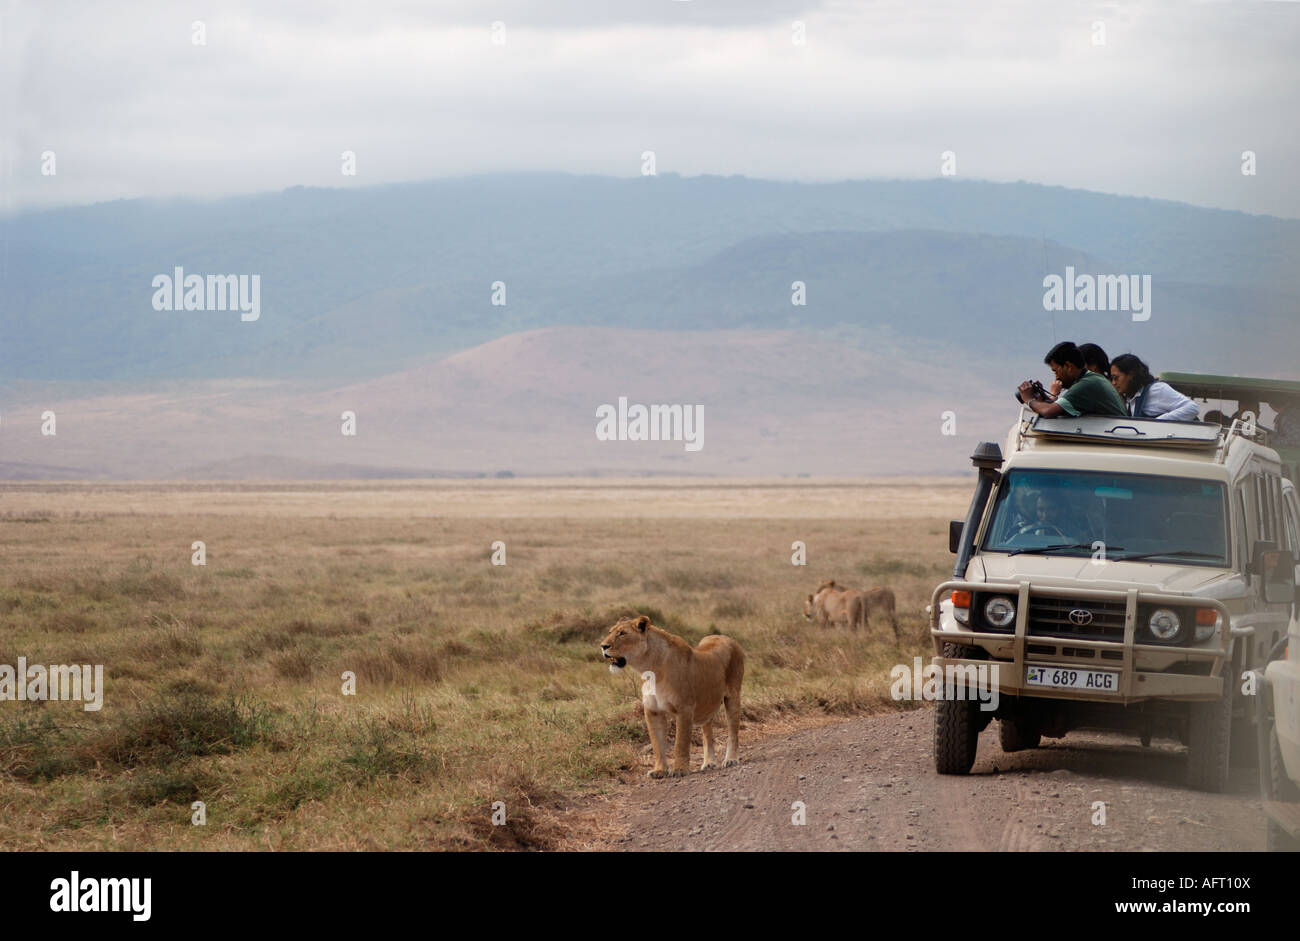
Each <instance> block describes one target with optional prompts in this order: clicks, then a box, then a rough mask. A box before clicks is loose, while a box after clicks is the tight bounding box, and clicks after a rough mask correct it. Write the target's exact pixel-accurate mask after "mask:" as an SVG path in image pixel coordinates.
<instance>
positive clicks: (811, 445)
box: [0, 327, 1014, 479]
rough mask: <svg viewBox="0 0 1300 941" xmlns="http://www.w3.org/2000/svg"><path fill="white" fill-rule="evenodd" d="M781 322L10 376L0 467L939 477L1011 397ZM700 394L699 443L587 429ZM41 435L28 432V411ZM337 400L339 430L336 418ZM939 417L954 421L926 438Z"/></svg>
mask: <svg viewBox="0 0 1300 941" xmlns="http://www.w3.org/2000/svg"><path fill="white" fill-rule="evenodd" d="M873 347H874V348H873V349H870V350H867V349H863V348H861V347H860V346H859V345H857V344H856V343H855V342H854V341H853V340H852V339H850V338H845V337H836V336H831V335H828V334H818V333H808V332H800V331H788V330H787V331H776V330H766V331H756V330H729V331H671V330H662V331H651V330H624V329H616V328H607V327H601V328H585V327H553V328H546V329H542V330H535V331H528V332H524V333H518V334H512V335H510V336H507V337H503V338H501V339H498V340H494V341H491V342H489V343H487V344H484V345H482V346H479V347H475V348H472V349H470V350H466V351H463V352H460V353H457V354H454V355H452V356H449V357H445V358H442V359H439V360H434V361H432V362H428V363H425V364H422V365H420V366H418V367H415V368H413V369H409V370H405V371H402V372H399V373H394V374H391V375H388V376H383V377H379V378H375V379H366V380H361V381H355V382H348V383H345V384H340V385H337V386H334V387H330V388H322V387H320V386H319V385H317V384H311V385H305V384H303V383H301V382H298V381H294V380H280V381H275V382H248V381H238V380H205V381H195V382H192V383H177V382H169V383H164V384H156V385H148V384H146V385H140V384H131V385H130V386H129V387H127V386H123V387H121V388H112V387H107V386H103V385H101V386H98V387H96V388H95V389H94V390H93V394H91V395H87V396H85V397H81V398H76V397H68V398H64V397H61V390H62V389H63V388H64V387H63V385H62V384H61V383H57V382H36V383H28V384H26V386H25V387H24V390H23V396H22V400H21V401H18V402H13V403H11V404H10V406H9V407H8V408H7V409H6V411H5V413H4V416H3V426H2V427H0V435H2V437H3V444H4V453H5V459H6V462H7V463H6V465H4V475H5V476H7V477H10V478H24V477H45V476H47V474H46V473H45V469H46V468H49V467H57V468H58V471H59V472H58V474H57V476H58V477H59V478H61V479H67V478H70V477H85V478H104V477H108V478H139V479H160V478H189V479H258V478H261V479H267V478H304V477H306V478H330V477H393V476H466V475H479V474H486V475H493V474H496V473H504V472H510V473H513V474H515V475H518V476H526V475H537V474H546V475H549V474H577V475H584V474H620V475H634V476H635V475H662V474H673V475H692V474H714V475H732V476H735V475H738V474H739V475H746V476H750V475H759V476H762V475H769V474H799V473H806V474H815V475H845V476H852V475H864V474H905V473H932V474H947V475H951V474H958V473H962V472H964V471H965V470H966V469H967V468H968V467H969V461H968V456H969V454H970V451H971V448H972V446H973V445H974V443H975V442H976V441H978V440H979V439H980V438H981V437H988V436H989V435H990V434H992V435H994V436H995V437H997V438H1001V436H1002V435H1003V434H1004V433H1005V430H1006V426H1007V425H1008V424H1009V423H1010V421H1011V418H1012V415H1013V411H1014V403H1013V402H1012V401H1011V395H1010V391H1009V386H1008V384H1007V383H1005V382H1001V381H1000V379H999V380H998V381H995V380H993V379H991V378H990V377H987V376H982V375H975V376H972V377H967V379H965V380H964V381H961V382H950V381H947V380H944V379H942V378H939V379H938V380H937V381H928V380H927V381H925V382H918V381H917V378H916V377H917V376H925V375H926V371H927V370H928V369H929V366H928V364H926V363H922V362H918V361H915V360H912V359H910V358H908V357H907V355H906V354H905V353H904V352H903V350H902V348H901V347H899V346H897V345H895V344H894V343H893V342H892V341H890V340H889V339H888V338H887V337H885V338H878V342H876V343H874V344H873ZM620 396H622V397H626V398H627V399H628V401H629V403H642V404H656V403H658V404H681V405H690V406H694V405H700V406H702V407H703V416H704V424H703V439H702V440H703V447H702V448H701V449H700V450H698V451H693V452H692V451H688V450H686V448H685V445H684V443H683V442H682V441H640V442H638V441H600V440H597V437H596V433H595V431H596V409H597V407H598V406H600V405H602V404H611V405H616V404H617V402H618V399H619V397H620ZM47 409H48V410H52V411H54V412H55V414H56V416H57V434H56V435H55V436H53V437H44V436H42V435H41V434H40V424H41V420H40V416H41V414H42V412H43V411H45V410H47ZM344 411H352V412H355V414H356V416H357V424H356V428H357V434H356V436H355V437H345V436H344V435H343V434H342V431H341V426H342V422H341V416H342V414H343V412H344ZM946 411H952V412H954V414H955V419H956V429H955V430H956V432H957V433H956V434H955V435H945V434H942V433H941V432H942V424H943V413H944V412H946Z"/></svg>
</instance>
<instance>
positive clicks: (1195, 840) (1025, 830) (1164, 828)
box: [575, 708, 1264, 851]
mask: <svg viewBox="0 0 1300 941" xmlns="http://www.w3.org/2000/svg"><path fill="white" fill-rule="evenodd" d="M932 715H933V713H932V711H931V710H930V709H928V708H926V709H920V710H917V711H914V712H908V713H901V714H893V715H887V716H875V717H869V718H858V719H851V720H847V721H843V722H836V723H834V724H830V725H822V726H818V727H815V728H810V729H805V730H802V731H798V732H793V733H789V734H784V735H774V736H770V737H767V738H763V739H760V740H757V741H754V740H751V741H750V742H748V743H746V742H745V739H744V737H743V736H744V733H743V732H742V738H741V744H742V756H743V758H744V761H743V763H742V764H740V765H739V766H736V767H732V768H721V769H717V770H712V771H707V772H703V773H699V772H693V773H692V774H691V775H690V776H689V777H688V778H685V779H668V780H663V781H651V780H648V779H646V778H644V776H643V773H644V772H643V771H637V772H635V774H636V779H635V780H633V779H632V778H631V777H629V780H628V782H627V783H625V784H624V785H623V786H622V787H621V788H620V789H619V791H618V792H616V793H615V794H614V795H612V797H610V798H609V799H607V800H602V801H599V802H597V803H595V804H588V805H587V806H585V807H584V808H582V814H581V816H584V817H587V819H589V820H595V821H598V823H599V826H597V827H595V828H593V830H592V832H598V833H600V834H601V836H600V837H599V838H598V839H595V840H586V841H582V842H584V843H585V845H586V846H587V847H588V848H592V849H626V850H888V851H900V850H902V851H909V850H916V851H922V850H979V851H989V850H1004V851H1023V850H1030V851H1033V850H1069V851H1078V850H1152V851H1170V850H1232V851H1253V850H1262V849H1263V848H1264V822H1263V817H1262V815H1261V811H1260V807H1259V800H1258V794H1259V791H1258V777H1257V773H1256V772H1255V771H1254V769H1244V770H1241V769H1234V770H1233V774H1232V778H1231V781H1230V783H1229V786H1228V788H1227V791H1226V792H1225V793H1223V794H1204V793H1200V792H1197V791H1192V790H1189V789H1187V788H1186V787H1185V786H1184V785H1183V784H1182V783H1181V781H1182V774H1183V768H1184V765H1185V762H1186V759H1185V754H1186V752H1185V750H1184V749H1182V748H1181V747H1180V746H1178V745H1177V744H1176V743H1174V742H1164V741H1159V740H1157V741H1156V742H1154V743H1153V744H1152V746H1151V747H1150V748H1145V749H1144V748H1142V747H1141V746H1140V745H1139V744H1138V743H1137V742H1136V741H1134V740H1130V739H1127V738H1122V737H1118V736H1115V737H1112V736H1109V735H1105V734H1102V733H1082V732H1076V733H1071V734H1070V735H1069V736H1067V737H1066V738H1064V739H1044V740H1043V745H1042V747H1041V748H1039V749H1037V750H1035V751H1027V752H1017V753H1015V754H1004V753H1003V752H1002V750H1001V748H1000V747H999V746H998V739H997V734H998V733H997V722H992V723H990V725H989V727H988V729H986V730H985V732H984V734H983V735H982V736H981V737H980V747H979V755H978V757H977V758H976V761H975V767H974V769H973V770H972V772H971V774H970V775H969V776H966V777H949V776H941V775H938V774H936V773H935V771H934V765H933V762H932V758H931V751H930V748H931V736H932V734H933V733H932ZM698 762H699V748H698V747H696V748H695V749H694V751H693V753H692V764H693V766H695V767H698ZM647 767H648V763H647ZM1097 801H1100V802H1103V803H1104V804H1105V811H1104V813H1105V822H1104V823H1094V817H1096V815H1097V814H1098V811H1097V809H1096V808H1095V806H1094V802H1097ZM795 802H802V804H803V813H804V818H805V822H804V823H803V824H802V825H798V824H796V823H795V822H794V817H795V815H796V814H797V813H798V808H797V807H792V805H794V804H795ZM1097 819H1100V818H1099V817H1097ZM576 836H577V834H575V837H576Z"/></svg>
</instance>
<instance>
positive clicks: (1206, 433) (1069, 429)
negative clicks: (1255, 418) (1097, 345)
mask: <svg viewBox="0 0 1300 941" xmlns="http://www.w3.org/2000/svg"><path fill="white" fill-rule="evenodd" d="M1221 432H1222V429H1221V428H1220V427H1219V426H1218V425H1217V424H1214V423H1212V422H1201V421H1156V420H1155V419H1153V418H1117V417H1115V416H1113V415H1080V416H1079V417H1078V418H1070V417H1069V416H1066V415H1062V416H1059V417H1056V418H1044V417H1043V416H1042V415H1039V416H1037V417H1035V419H1034V421H1033V423H1032V424H1031V425H1030V434H1034V435H1041V436H1043V437H1047V438H1056V439H1060V440H1071V441H1079V440H1084V441H1101V442H1105V443H1107V444H1155V445H1161V446H1163V447H1184V448H1197V449H1210V448H1213V447H1215V446H1216V445H1217V444H1218V440H1219V435H1220V434H1221Z"/></svg>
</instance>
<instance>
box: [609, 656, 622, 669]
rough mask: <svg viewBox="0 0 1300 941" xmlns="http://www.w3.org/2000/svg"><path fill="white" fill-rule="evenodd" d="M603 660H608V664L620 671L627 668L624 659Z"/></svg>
mask: <svg viewBox="0 0 1300 941" xmlns="http://www.w3.org/2000/svg"><path fill="white" fill-rule="evenodd" d="M605 659H606V660H608V661H609V662H610V663H612V664H613V665H614V666H616V667H618V668H619V669H620V670H621V669H623V668H624V667H625V666H627V658H626V657H606V658H605Z"/></svg>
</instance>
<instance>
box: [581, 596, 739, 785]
mask: <svg viewBox="0 0 1300 941" xmlns="http://www.w3.org/2000/svg"><path fill="white" fill-rule="evenodd" d="M600 652H601V655H602V656H603V657H604V658H605V660H606V661H607V662H608V663H609V668H610V671H611V672H614V673H617V672H619V671H620V670H622V669H623V668H624V667H631V668H632V669H633V670H635V671H636V672H637V673H638V674H639V675H641V677H642V678H643V680H644V682H643V683H642V684H641V705H642V707H643V708H644V709H645V724H646V728H647V729H648V730H649V732H650V744H651V747H652V748H653V749H654V755H655V764H654V768H653V769H652V770H651V771H650V777H652V778H662V777H664V776H665V775H667V774H670V775H671V776H672V777H679V776H682V775H685V774H686V773H687V772H688V770H689V765H690V757H691V730H692V729H693V728H694V726H695V725H697V724H698V725H699V726H700V727H701V730H702V731H703V733H704V764H703V765H701V766H700V770H701V771H703V770H705V769H706V768H711V767H713V766H714V763H715V762H714V754H713V719H714V717H715V716H716V715H717V713H718V710H719V709H720V708H721V707H722V706H723V705H725V706H726V707H727V732H728V735H727V754H726V757H725V758H723V761H722V763H723V764H724V765H734V764H736V762H738V761H739V760H740V752H739V748H738V741H739V737H740V684H741V681H742V680H743V679H744V678H745V653H744V651H743V650H741V649H740V644H738V643H736V642H735V641H734V640H732V639H731V638H730V637H724V636H723V635H721V634H710V635H709V636H708V637H705V638H704V639H703V640H701V641H700V643H699V645H698V646H696V647H691V645H690V644H689V643H687V642H686V641H685V640H683V639H682V638H680V637H678V636H677V635H676V634H670V633H668V632H667V631H664V630H660V629H659V628H657V627H655V626H654V625H652V624H651V623H650V618H648V617H646V616H645V615H644V614H643V615H641V616H640V617H635V618H620V619H619V621H618V623H617V624H615V625H614V626H613V627H611V628H610V629H609V634H607V635H606V637H605V639H604V640H603V641H602V642H601V645H600ZM669 717H671V718H672V719H673V720H674V721H675V722H676V726H677V729H676V734H677V740H676V743H675V747H674V750H673V765H672V770H671V771H669V770H668V766H667V764H666V763H665V762H664V743H665V742H666V741H667V737H668V719H669Z"/></svg>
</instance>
